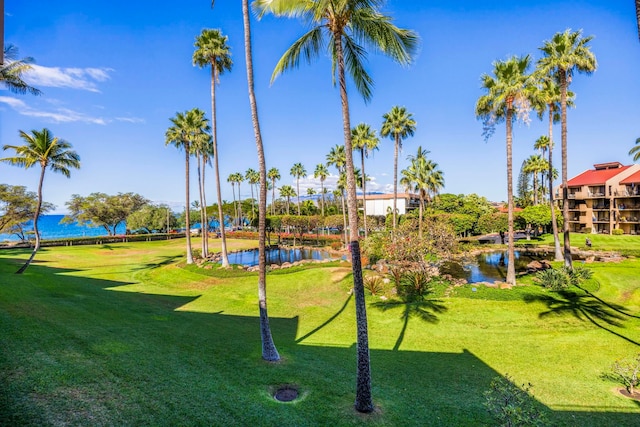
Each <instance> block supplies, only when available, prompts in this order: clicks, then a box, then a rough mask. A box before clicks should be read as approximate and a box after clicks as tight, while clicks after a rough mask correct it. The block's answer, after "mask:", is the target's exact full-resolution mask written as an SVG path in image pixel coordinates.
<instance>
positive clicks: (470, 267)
mask: <svg viewBox="0 0 640 427" xmlns="http://www.w3.org/2000/svg"><path fill="white" fill-rule="evenodd" d="M514 257H515V267H516V274H518V273H522V272H525V271H527V264H529V263H530V262H531V261H540V260H548V261H550V260H552V259H553V253H552V252H531V251H515V253H514ZM507 258H508V256H507V251H498V252H485V253H482V254H479V255H477V256H475V257H473V258H470V259H464V260H461V261H447V262H445V263H443V264H442V266H440V273H442V274H450V275H451V276H453V277H455V278H457V279H466V280H467V282H468V283H477V282H495V281H501V282H503V281H505V280H506V278H507V263H508V262H507Z"/></svg>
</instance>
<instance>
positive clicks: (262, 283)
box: [242, 0, 280, 362]
mask: <svg viewBox="0 0 640 427" xmlns="http://www.w3.org/2000/svg"><path fill="white" fill-rule="evenodd" d="M242 17H243V22H244V49H245V59H246V63H247V85H248V88H249V104H250V106H251V119H252V122H253V132H254V134H255V138H256V150H257V152H258V166H259V169H260V203H259V204H258V256H259V263H258V269H259V272H258V305H259V307H260V337H261V338H262V358H263V359H264V360H267V361H270V362H275V361H278V360H280V354H278V350H277V349H276V346H275V344H274V342H273V338H272V336H271V328H270V327H269V315H268V314H267V274H266V273H267V263H266V257H265V256H266V252H265V235H266V217H267V203H266V202H267V170H266V163H265V159H264V147H263V145H262V134H261V133H260V122H259V121H258V107H257V105H256V95H255V92H254V83H253V60H252V55H251V25H250V22H249V1H248V0H242Z"/></svg>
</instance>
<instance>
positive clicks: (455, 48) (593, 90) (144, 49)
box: [0, 0, 640, 212]
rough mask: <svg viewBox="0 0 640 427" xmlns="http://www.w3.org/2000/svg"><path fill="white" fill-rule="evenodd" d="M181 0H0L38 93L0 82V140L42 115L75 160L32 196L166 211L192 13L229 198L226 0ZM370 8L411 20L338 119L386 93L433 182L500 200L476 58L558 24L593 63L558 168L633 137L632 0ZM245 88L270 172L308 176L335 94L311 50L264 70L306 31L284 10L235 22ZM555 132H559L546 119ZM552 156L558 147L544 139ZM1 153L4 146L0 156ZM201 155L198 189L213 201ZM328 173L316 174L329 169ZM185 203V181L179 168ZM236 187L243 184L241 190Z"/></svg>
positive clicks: (247, 161) (190, 81)
mask: <svg viewBox="0 0 640 427" xmlns="http://www.w3.org/2000/svg"><path fill="white" fill-rule="evenodd" d="M209 6H210V2H209V1H208V0H198V1H195V0H184V1H182V2H179V3H176V2H153V3H151V2H135V1H127V2H124V1H120V0H112V1H101V0H96V1H91V2H87V1H78V0H66V1H64V2H49V1H47V2H45V1H39V0H34V1H28V2H27V1H23V0H5V43H11V44H14V45H16V46H18V48H19V49H20V55H21V56H23V57H24V56H31V57H33V58H34V59H35V60H36V64H37V67H36V68H35V70H34V72H33V73H31V74H30V75H29V76H28V79H29V81H30V82H31V83H32V84H33V85H34V86H36V87H38V88H39V89H41V90H42V92H43V95H42V96H39V97H36V96H32V95H14V94H11V93H9V92H7V91H6V90H3V89H0V142H1V143H2V144H3V145H4V144H21V140H20V139H19V138H18V131H19V130H26V131H30V130H31V129H42V128H44V127H47V128H49V129H50V130H51V131H52V132H53V133H54V134H55V135H56V136H58V137H60V138H63V139H66V140H67V141H69V142H70V143H72V144H73V146H74V149H75V150H76V151H77V152H78V153H79V154H80V156H81V159H82V169H81V170H78V171H73V173H72V177H71V179H66V178H64V177H63V176H61V175H57V174H54V173H50V172H48V173H47V176H46V180H45V187H44V196H45V199H46V200H47V201H49V202H52V203H54V204H56V205H57V209H56V212H64V211H65V205H64V204H65V202H66V201H68V200H70V198H71V195H72V194H80V195H82V196H86V195H88V194H89V193H91V192H96V191H100V192H105V193H109V194H115V193H118V192H129V191H132V192H137V193H140V194H142V195H143V196H145V197H147V198H149V199H151V200H153V201H155V202H163V203H170V204H171V206H173V207H174V209H176V210H179V209H180V206H181V204H182V203H183V200H184V156H183V154H182V153H180V152H178V151H177V150H176V149H175V148H173V147H165V145H164V133H165V131H166V129H167V127H168V126H169V125H170V122H169V118H170V117H173V116H174V115H175V114H176V112H179V111H180V112H183V111H186V110H189V109H191V108H194V107H199V108H201V109H203V110H204V111H206V112H207V115H208V116H209V112H210V105H211V104H210V86H209V72H208V70H202V69H198V68H196V67H193V66H192V64H191V55H192V53H193V43H194V40H195V37H196V36H197V35H198V34H199V33H200V32H201V30H202V29H204V28H220V29H221V30H222V32H223V33H224V34H226V35H228V36H229V45H230V47H231V50H232V55H233V60H234V68H233V70H232V71H231V72H230V73H228V74H225V75H223V76H222V78H221V84H220V85H219V86H218V89H217V101H218V129H219V134H218V137H219V145H220V164H221V175H222V178H223V180H224V184H223V190H222V192H223V198H224V199H226V200H232V194H231V187H230V185H228V184H227V183H226V177H227V176H228V175H229V174H231V173H233V172H243V173H244V172H245V171H246V170H247V169H248V168H254V169H256V168H257V160H256V149H255V140H254V136H253V130H252V128H251V119H250V111H249V104H248V97H247V88H246V74H245V68H244V51H243V33H242V16H241V8H240V2H239V1H234V2H230V1H221V0H219V1H217V2H216V6H215V8H214V9H213V10H212V9H211V8H210V7H209ZM384 11H385V12H386V13H388V14H390V15H391V16H393V17H394V19H395V23H396V24H397V25H398V26H400V27H405V28H410V29H413V30H415V31H416V32H418V33H419V35H420V38H421V44H420V49H419V51H418V53H417V55H416V58H415V61H414V63H413V64H412V65H411V66H409V67H401V66H399V65H397V64H395V63H393V62H392V61H390V60H389V59H387V58H385V57H383V56H381V55H378V54H376V53H374V52H372V53H370V55H369V58H368V62H367V69H368V71H369V72H370V74H371V76H372V77H373V79H374V81H375V88H374V93H373V99H372V100H371V102H370V103H369V104H365V103H364V102H363V101H362V100H361V98H360V97H359V95H358V94H357V93H356V92H355V90H353V89H351V90H350V101H351V121H352V125H353V126H355V125H356V124H358V123H360V122H366V123H368V124H370V125H371V126H372V127H373V128H375V129H379V128H380V125H381V123H382V115H383V114H384V113H386V112H387V111H389V110H390V109H391V107H392V106H394V105H400V106H405V107H406V108H407V109H408V111H409V112H411V113H413V115H414V118H415V120H416V122H417V130H416V133H415V136H414V137H412V138H409V139H407V140H405V141H404V143H403V151H402V153H401V157H400V168H403V167H405V166H406V165H407V163H408V162H407V160H406V157H407V156H408V155H410V154H413V153H414V152H415V151H416V149H417V147H418V146H419V145H421V146H422V147H423V148H426V149H427V150H430V158H432V159H433V160H434V161H435V162H437V163H438V164H439V167H440V169H441V170H442V171H443V172H444V177H445V188H444V190H443V192H450V193H456V194H460V193H465V194H468V193H477V194H480V195H482V196H485V197H487V198H489V199H490V200H494V201H501V200H505V199H506V168H505V166H504V165H505V154H506V153H505V142H504V141H505V137H504V125H500V126H499V127H498V128H497V129H496V133H495V135H494V136H493V137H492V138H491V139H490V140H489V141H488V142H485V141H484V139H483V137H482V125H481V123H480V122H479V121H478V120H476V118H475V116H474V106H475V102H476V100H477V99H478V97H479V96H481V95H482V93H483V92H482V91H481V89H480V75H481V74H482V73H490V72H491V71H492V62H493V61H495V60H500V59H506V58H507V57H508V56H511V55H514V54H518V55H522V54H532V56H533V57H534V60H537V59H538V58H539V57H540V54H539V53H538V48H539V47H540V46H541V45H542V42H543V41H544V40H547V39H549V38H551V36H552V35H553V34H554V33H556V32H559V31H564V30H565V29H567V28H571V29H582V30H583V31H584V34H585V35H593V36H595V39H594V40H593V41H592V43H591V45H592V50H593V52H594V53H595V54H596V56H597V59H598V70H597V71H596V72H595V73H594V74H592V75H591V76H585V75H576V76H575V78H574V80H573V83H572V85H571V89H572V90H573V91H574V92H575V93H576V95H577V98H576V108H575V109H572V110H570V111H569V121H568V129H569V142H568V143H569V175H570V176H573V175H576V174H578V173H580V172H582V171H584V170H586V169H588V168H590V167H592V165H593V164H594V163H600V162H608V161H620V162H622V163H624V164H629V163H631V161H632V159H631V158H630V157H629V156H628V154H627V153H628V151H629V149H630V148H631V147H632V146H633V145H634V142H635V140H636V138H638V137H640V125H639V123H640V77H638V76H639V73H638V70H640V43H639V42H638V35H637V32H636V31H637V30H636V21H635V11H634V7H633V2H631V1H627V0H624V1H623V0H599V1H596V0H592V1H561V0H555V1H548V0H544V1H543V0H540V1H535V0H531V1H527V2H513V1H498V0H494V1H483V2H477V1H457V2H450V1H444V0H434V1H389V2H388V3H387V4H386V6H385V9H384ZM252 25H253V27H252V30H253V43H254V66H255V78H256V95H257V99H258V108H259V114H260V119H261V126H262V130H263V139H264V144H265V151H266V160H267V167H274V166H275V167H277V168H279V169H280V172H281V174H282V180H281V181H280V182H279V183H278V186H280V185H283V184H294V183H295V181H294V179H293V178H292V177H291V176H290V175H289V170H290V168H291V166H292V165H293V164H294V163H297V162H301V163H302V164H303V165H304V166H305V167H306V169H307V172H308V173H310V177H309V178H308V179H306V180H303V181H301V192H303V191H305V189H306V188H307V187H308V186H311V187H314V188H316V189H319V187H320V185H319V182H318V181H316V180H314V179H312V174H313V170H314V169H315V166H316V164H318V163H320V162H324V161H325V156H326V154H327V153H328V152H329V150H330V149H331V147H333V146H334V145H336V144H342V143H343V141H342V122H341V111H340V99H339V93H338V91H337V89H335V88H334V87H333V86H332V79H331V65H330V61H329V59H328V58H327V57H322V58H320V59H319V60H318V61H316V62H315V63H313V64H311V65H307V64H304V65H302V66H301V67H300V68H299V69H298V70H294V71H291V72H288V73H286V74H284V75H282V76H280V77H279V78H278V79H277V80H276V81H275V82H274V84H273V85H270V78H271V73H272V70H273V67H274V66H275V64H276V62H277V60H278V59H279V58H280V56H281V55H282V53H283V52H284V51H285V49H286V48H287V47H288V46H289V45H290V44H291V43H292V42H293V41H294V40H296V39H297V38H298V37H299V36H300V35H302V34H303V32H304V31H305V30H306V29H307V27H305V25H304V24H303V23H301V22H299V21H297V20H290V19H276V18H273V17H266V18H264V19H263V20H261V21H256V20H255V19H254V20H253V21H252ZM531 118H532V120H531V123H530V124H529V125H525V124H517V125H516V126H515V127H514V154H513V155H514V175H515V176H517V173H518V171H519V167H520V164H521V163H522V161H523V160H524V159H525V158H527V157H528V156H529V155H531V154H533V151H534V150H533V143H534V141H535V140H536V139H537V138H538V137H539V136H540V135H543V134H545V133H546V123H542V122H540V121H538V120H537V118H536V117H535V115H534V114H532V117H531ZM554 132H555V136H556V137H557V138H556V140H557V142H558V145H559V136H560V129H559V126H556V127H555V129H554ZM554 154H555V159H557V160H558V163H557V166H558V167H559V159H560V151H559V149H557V150H556V152H554ZM2 156H3V157H4V154H2ZM212 172H213V170H212V169H209V170H208V171H207V173H208V177H209V179H208V192H207V193H208V196H207V198H208V200H209V201H212V200H214V197H215V193H214V181H213V173H212ZM366 172H367V174H368V175H370V176H371V177H372V182H370V183H369V184H368V189H369V190H372V191H383V192H384V191H391V189H392V174H393V142H392V141H391V140H390V139H383V140H382V141H381V145H380V150H379V151H378V152H376V153H375V154H374V156H373V157H372V158H370V159H368V160H367V163H366ZM332 173H333V174H334V176H333V177H332V178H330V179H329V180H328V181H327V183H328V184H329V186H331V183H332V182H334V181H335V178H336V177H335V171H334V170H332ZM37 174H38V171H37V170H35V169H32V170H30V171H25V170H23V169H19V168H15V167H11V166H8V165H6V164H0V182H2V183H7V184H13V185H25V186H27V187H28V188H29V189H31V190H35V189H36V186H37V179H38V178H37ZM192 175H193V177H194V181H193V186H192V189H193V190H192V200H193V199H195V197H196V195H197V187H196V183H195V170H194V173H193V174H192ZM242 196H243V198H244V197H249V196H250V192H249V186H248V185H246V184H245V185H244V186H243V187H242Z"/></svg>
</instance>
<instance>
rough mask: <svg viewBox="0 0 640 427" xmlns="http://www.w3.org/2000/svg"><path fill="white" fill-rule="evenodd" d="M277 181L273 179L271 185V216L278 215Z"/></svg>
mask: <svg viewBox="0 0 640 427" xmlns="http://www.w3.org/2000/svg"><path fill="white" fill-rule="evenodd" d="M275 202H276V180H275V178H274V179H273V181H272V183H271V215H275V214H276V203H275Z"/></svg>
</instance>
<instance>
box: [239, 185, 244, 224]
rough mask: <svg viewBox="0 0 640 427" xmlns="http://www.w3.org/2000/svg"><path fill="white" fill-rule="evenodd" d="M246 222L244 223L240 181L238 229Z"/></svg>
mask: <svg viewBox="0 0 640 427" xmlns="http://www.w3.org/2000/svg"><path fill="white" fill-rule="evenodd" d="M243 225H244V221H242V195H241V194H240V181H238V227H242V226H243Z"/></svg>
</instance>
